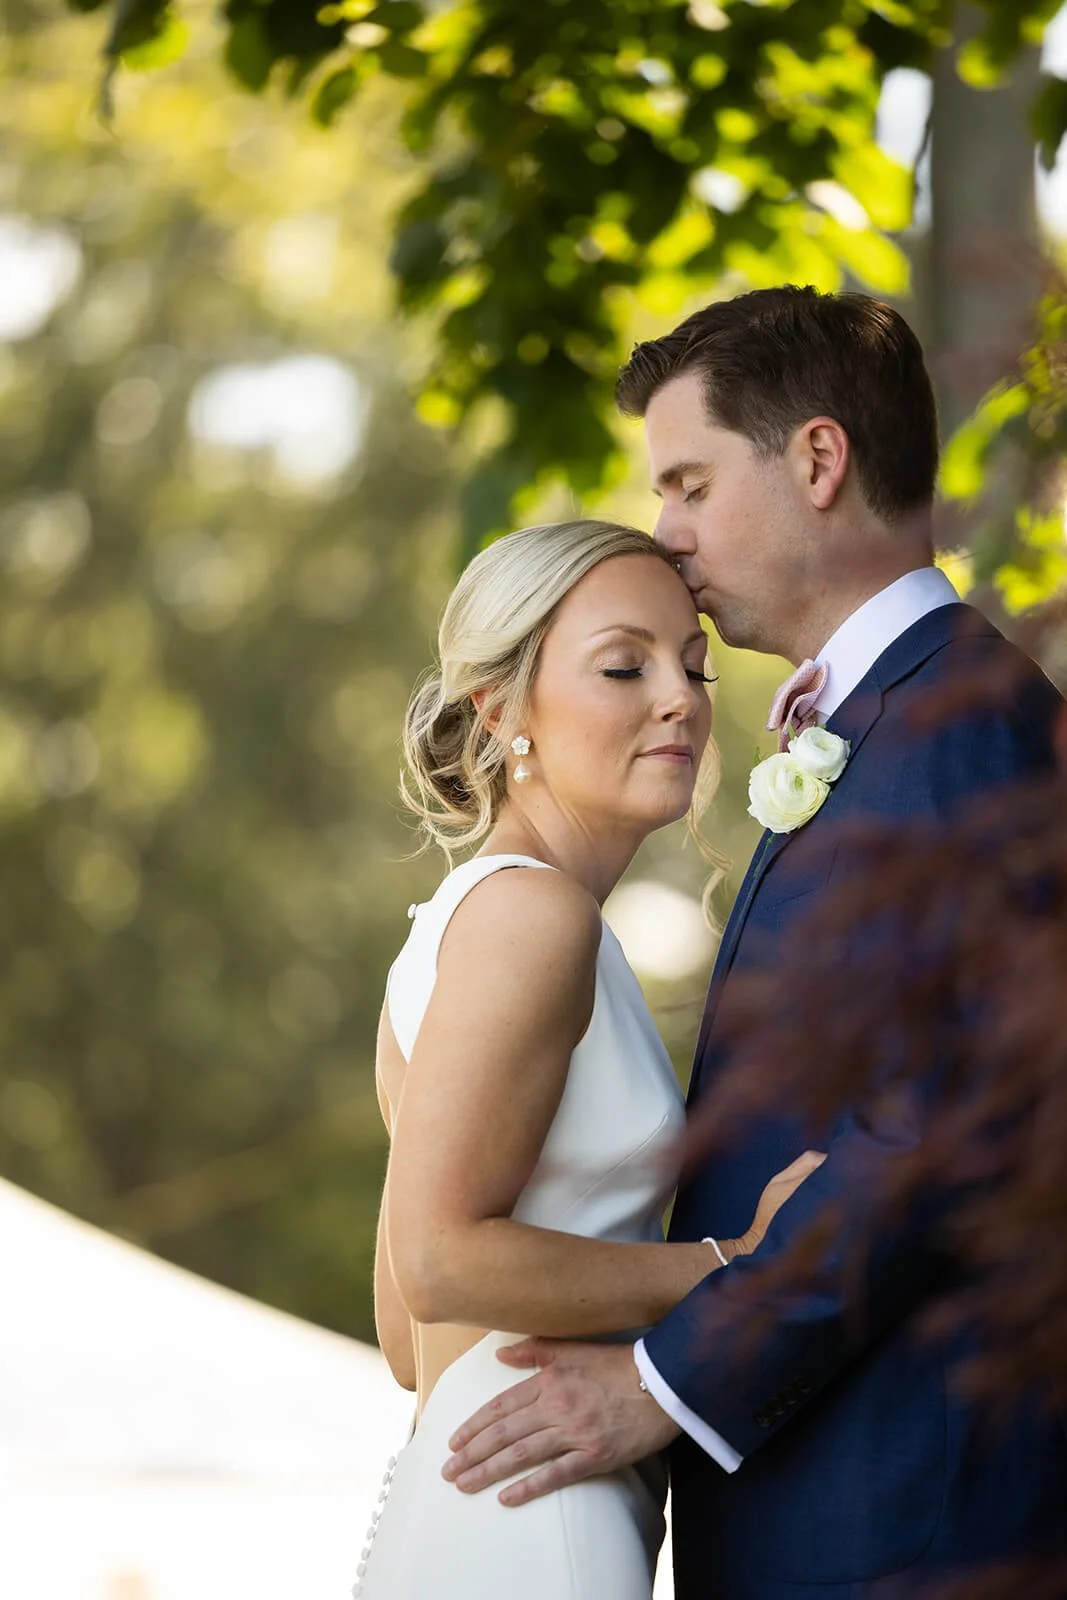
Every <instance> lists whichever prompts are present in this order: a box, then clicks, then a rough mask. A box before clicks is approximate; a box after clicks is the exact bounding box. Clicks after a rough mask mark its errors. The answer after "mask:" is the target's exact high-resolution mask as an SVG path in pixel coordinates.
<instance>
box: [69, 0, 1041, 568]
mask: <svg viewBox="0 0 1067 1600" xmlns="http://www.w3.org/2000/svg"><path fill="white" fill-rule="evenodd" d="M71 3H72V4H74V5H75V6H76V7H77V9H80V10H97V9H107V10H109V11H110V15H111V27H110V33H109V35H108V37H107V40H106V44H105V50H106V53H107V55H108V58H109V59H110V61H111V62H112V63H113V64H115V63H119V62H126V63H127V64H130V65H137V66H142V65H150V64H153V63H154V61H156V60H159V61H164V60H166V59H169V57H170V55H171V54H172V52H173V49H174V48H175V46H176V42H177V33H176V31H177V30H178V28H179V26H180V19H181V18H182V17H183V16H184V14H185V12H186V10H187V9H188V8H187V7H182V6H179V5H177V4H168V3H165V0H71ZM979 4H980V10H981V12H983V13H984V15H985V27H984V30H983V31H982V32H981V33H980V34H979V36H978V37H976V38H974V39H970V40H969V41H968V42H967V44H966V45H965V46H964V47H963V49H962V50H961V51H960V54H959V60H958V66H959V70H960V72H961V74H962V75H963V76H965V77H966V78H967V79H968V81H970V82H971V83H973V84H975V85H981V86H985V85H990V84H992V83H995V82H996V81H997V79H998V78H999V77H1000V76H1001V75H1002V74H1003V73H1004V72H1005V71H1006V70H1007V69H1008V68H1009V67H1010V64H1011V62H1012V60H1013V58H1014V56H1015V55H1016V53H1017V52H1018V50H1019V48H1020V47H1021V46H1022V45H1024V44H1026V43H1033V42H1035V41H1037V40H1039V39H1040V36H1041V32H1042V29H1043V26H1044V24H1045V23H1046V22H1047V21H1048V20H1049V18H1050V17H1051V16H1052V15H1053V14H1054V13H1055V11H1056V10H1057V9H1058V6H1059V0H979ZM216 11H217V14H218V16H219V18H220V20H221V21H222V23H223V26H224V29H225V32H224V35H223V37H224V40H225V43H224V46H223V49H224V53H225V59H226V61H227V64H228V66H229V68H230V71H231V72H232V74H233V75H234V76H235V77H236V78H237V80H238V81H240V82H241V83H242V84H243V85H244V86H245V87H246V88H247V89H249V90H252V91H255V92H259V91H262V90H264V89H265V88H266V87H267V86H268V84H269V83H271V82H272V81H274V82H277V83H278V84H279V85H281V86H282V87H283V88H284V90H285V92H287V93H289V94H297V93H305V94H306V95H307V96H308V97H309V100H310V105H311V110H312V114H313V115H314V117H315V118H317V119H318V121H319V122H321V123H322V124H323V125H324V126H330V125H333V124H334V123H335V122H336V121H337V120H338V118H339V115H340V113H341V112H342V111H343V110H344V109H345V108H346V107H347V106H348V105H349V104H350V103H352V102H353V101H355V100H357V99H358V97H359V95H361V94H362V93H364V92H365V89H366V86H367V85H368V84H370V83H371V82H373V81H374V80H375V79H380V78H382V77H385V78H388V79H392V80H394V81H395V82H397V83H398V85H399V86H400V87H401V88H402V90H403V93H404V99H405V103H406V115H405V118H404V122H403V126H402V136H403V140H404V142H405V144H406V146H407V148H408V150H410V151H411V152H412V153H413V154H414V155H415V156H417V157H418V159H419V161H420V175H419V179H418V181H417V183H416V185H415V187H414V192H413V193H411V194H410V196H409V197H408V198H407V200H406V203H405V204H404V205H403V207H402V208H401V210H400V212H399V216H398V218H397V221H396V224H395V230H394V235H395V236H394V244H393V270H394V273H395V274H396V278H397V281H398V286H399V300H400V304H401V306H402V307H404V308H405V309H406V310H408V311H419V312H423V313H428V314H430V315H432V316H433V318H434V319H435V323H436V330H435V353H434V357H433V360H432V362H431V363H430V364H429V368H428V371H427V373H426V374H425V377H424V388H423V396H422V409H423V415H424V416H426V417H427V418H429V419H432V420H434V421H436V422H438V423H441V424H452V423H457V422H460V421H462V420H465V419H467V418H469V417H471V416H472V415H473V414H476V413H477V412H479V411H480V409H481V408H482V407H483V404H484V402H486V401H487V400H492V401H494V402H496V403H497V405H498V407H499V406H500V403H501V402H502V407H501V408H500V409H501V414H502V419H501V421H500V426H499V427H498V429H497V435H496V438H495V440H494V444H493V447H492V448H489V449H486V450H484V451H483V452H482V453H481V456H480V459H479V462H478V465H477V468H476V470H474V471H472V472H471V473H470V474H469V475H468V478H467V481H466V484H465V487H464V496H463V504H464V529H465V536H466V546H467V548H472V547H475V546H476V545H477V543H478V542H479V541H480V540H481V539H482V538H483V537H484V535H485V534H486V533H487V532H490V531H500V530H501V529H502V528H503V527H504V526H506V525H507V524H508V523H509V522H510V521H511V520H512V519H513V518H514V516H515V515H516V514H518V515H519V516H520V517H521V516H522V514H523V513H524V511H525V509H526V508H527V507H528V506H529V505H530V504H532V503H533V501H534V500H535V499H536V497H537V495H538V494H539V493H540V492H541V491H542V490H543V488H544V485H545V481H546V480H547V479H549V478H551V477H554V476H556V475H559V476H562V478H563V479H564V480H565V482H566V483H567V484H568V485H570V487H571V488H572V489H573V490H574V491H575V492H576V493H577V494H579V495H589V494H591V493H594V492H598V491H600V490H603V489H604V488H605V487H607V486H609V485H610V484H612V483H613V482H616V481H618V479H619V477H620V475H621V474H622V473H623V472H624V470H625V462H624V458H623V456H622V454H621V452H620V450H619V448H618V444H617V441H616V434H615V432H614V430H613V428H612V427H611V392H612V387H613V383H614V377H615V373H616V371H617V369H618V366H619V364H620V359H621V357H622V356H623V354H624V339H625V335H626V333H627V332H628V330H629V328H630V325H631V322H632V300H633V296H634V295H635V294H636V295H637V296H638V298H639V300H640V302H641V303H642V304H644V305H645V306H646V307H647V308H649V309H651V310H652V311H653V312H654V313H655V314H657V315H659V316H660V317H662V318H664V319H666V318H668V317H670V316H672V315H673V314H674V313H676V312H677V311H678V309H679V308H680V306H681V304H682V302H683V301H684V299H685V297H686V296H687V295H691V294H692V293H693V291H694V288H695V287H697V286H708V285H711V284H712V283H714V284H716V285H717V286H718V292H723V290H724V289H725V290H727V291H728V290H729V288H730V287H731V281H732V285H733V287H737V286H738V284H740V283H744V284H748V285H756V286H758V285H760V284H766V283H775V282H782V281H794V282H796V281H799V282H808V283H813V284H815V285H817V286H818V287H820V288H824V289H832V288H836V287H838V286H839V285H840V284H841V282H842V280H843V277H844V275H845V274H847V275H848V276H849V277H850V278H851V279H852V280H855V281H858V282H859V283H861V284H863V285H866V286H868V287H870V288H872V289H874V290H877V291H879V292H883V293H887V294H900V293H902V292H903V291H905V290H906V287H907V278H908V273H907V263H906V259H905V257H904V256H903V254H902V253H901V252H900V250H899V248H898V247H897V245H896V243H895V242H894V241H893V238H892V235H893V233H894V232H896V231H898V230H900V229H901V228H903V227H904V226H905V225H906V223H907V222H908V221H909V219H910V216H911V205H912V193H911V190H912V183H911V175H910V174H909V173H907V172H906V171H904V170H903V169H902V168H901V167H900V166H899V165H898V164H897V163H895V162H894V161H893V160H892V159H890V158H889V157H888V156H887V155H885V154H884V153H883V152H882V151H881V150H880V149H879V148H878V146H877V145H876V143H875V141H874V116H875V110H876V107H877V103H878V96H879V90H880V86H881V82H882V79H883V78H884V76H885V74H886V73H887V72H889V71H891V70H892V69H893V68H896V67H902V66H908V67H918V68H927V67H928V66H929V65H930V62H931V59H932V56H933V53H934V52H935V51H936V50H939V49H944V48H946V47H948V46H950V45H951V42H952V30H953V24H954V19H955V12H956V7H955V5H954V4H953V0H773V3H770V4H755V3H752V0H565V3H564V0H545V3H544V4H539V5H532V6H516V5H515V4H513V3H512V0H454V3H450V4H445V5H430V4H422V3H418V0H379V3H375V0H338V3H334V4H323V5H321V6H315V5H313V4H309V3H308V0H225V3H221V4H218V5H217V6H216ZM153 51H154V52H155V54H153ZM1035 123H1036V126H1037V128H1038V129H1039V132H1040V136H1041V139H1042V142H1043V146H1044V149H1045V151H1046V155H1047V156H1048V155H1049V154H1050V153H1053V152H1054V151H1055V149H1056V147H1057V146H1058V144H1059V142H1060V139H1061V138H1062V135H1063V133H1064V130H1065V128H1067V94H1065V90H1064V85H1063V84H1062V82H1060V81H1059V80H1058V79H1049V80H1047V83H1046V85H1045V88H1044V89H1043V92H1042V94H1041V96H1040V98H1039V102H1038V105H1037V107H1035Z"/></svg>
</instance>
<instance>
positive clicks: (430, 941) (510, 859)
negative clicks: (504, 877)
mask: <svg viewBox="0 0 1067 1600" xmlns="http://www.w3.org/2000/svg"><path fill="white" fill-rule="evenodd" d="M505 867H543V868H544V869H545V871H546V872H554V871H555V870H556V869H555V868H554V867H550V866H549V865H548V862H547V861H538V860H537V859H536V857H534V856H521V855H493V856H474V857H472V859H471V860H470V861H465V862H464V863H463V864H462V866H459V867H456V868H455V869H454V870H453V871H452V872H450V873H449V874H448V877H447V878H445V879H444V880H443V881H442V882H441V883H440V884H439V886H438V888H437V890H436V892H435V894H434V896H433V898H432V900H427V901H426V902H425V904H423V905H417V906H412V907H411V909H410V911H409V913H408V915H409V916H411V917H412V918H413V919H414V927H413V928H412V930H411V933H410V934H409V935H408V940H407V943H406V944H405V945H404V948H403V949H402V950H401V952H400V954H399V955H398V956H397V958H396V960H395V961H394V963H393V966H392V969H391V970H390V973H389V983H388V987H387V989H386V1003H387V1005H388V1008H389V1021H390V1023H391V1024H392V1028H393V1033H394V1035H395V1037H396V1042H397V1044H398V1045H399V1046H400V1049H401V1051H402V1052H403V1054H404V1056H405V1057H406V1058H410V1056H411V1051H412V1047H413V1046H414V1043H415V1039H416V1037H417V1035H418V1031H419V1028H420V1027H421V1025H422V1019H423V1016H424V1014H425V1011H426V1007H427V1005H428V1004H429V1002H430V995H431V994H432V993H433V986H434V981H435V979H436V977H437V953H438V951H439V950H440V948H441V940H442V939H443V938H444V936H445V930H446V929H447V927H448V924H449V923H450V922H451V921H452V918H453V917H454V916H455V913H456V911H457V909H458V908H459V906H460V905H461V904H462V902H463V901H464V900H465V899H466V897H467V895H468V894H470V892H471V890H472V889H473V888H474V887H475V885H476V884H479V883H481V882H482V881H483V879H485V878H488V877H490V876H491V875H492V874H493V873H494V872H500V871H502V870H503V869H504V868H505Z"/></svg>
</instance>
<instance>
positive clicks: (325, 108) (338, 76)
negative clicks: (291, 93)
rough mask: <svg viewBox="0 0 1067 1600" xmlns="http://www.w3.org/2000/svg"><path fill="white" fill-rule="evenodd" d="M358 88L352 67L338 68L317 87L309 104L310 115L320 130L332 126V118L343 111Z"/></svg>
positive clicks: (357, 81) (357, 78)
mask: <svg viewBox="0 0 1067 1600" xmlns="http://www.w3.org/2000/svg"><path fill="white" fill-rule="evenodd" d="M358 87H359V77H358V74H357V73H356V70H355V68H354V67H340V68H338V70H337V71H336V72H332V73H331V74H330V76H329V77H328V78H326V79H325V80H324V81H323V82H322V83H321V84H320V85H319V87H318V89H317V90H316V91H315V97H314V99H313V100H312V102H311V115H312V116H313V117H314V119H315V121H316V122H317V123H318V124H319V126H320V127H321V128H329V127H331V126H332V125H333V121H334V118H335V117H336V116H337V115H338V113H339V112H341V111H343V110H344V108H345V106H346V105H347V104H348V102H349V101H350V100H351V99H352V96H353V95H354V94H355V92H356V90H357V89H358Z"/></svg>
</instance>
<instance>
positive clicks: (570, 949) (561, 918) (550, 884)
mask: <svg viewBox="0 0 1067 1600" xmlns="http://www.w3.org/2000/svg"><path fill="white" fill-rule="evenodd" d="M602 930H603V924H602V922H601V917H600V907H599V906H598V905H597V902H596V900H595V899H594V897H593V895H592V894H590V892H589V890H588V889H587V888H586V887H585V886H584V884H581V883H579V882H578V880H577V879H576V878H572V877H570V876H569V875H568V874H567V873H565V872H558V871H556V870H555V869H548V870H546V869H545V868H543V867H507V868H502V869H501V870H500V871H498V872H493V873H491V874H490V875H489V876H488V877H486V878H483V879H482V880H481V882H480V883H478V884H476V885H475V886H474V888H473V889H471V890H470V891H469V893H468V894H466V895H465V896H464V898H463V900H462V901H461V903H460V905H459V906H458V907H457V909H456V911H455V913H454V915H453V917H452V919H451V921H450V923H449V925H448V928H447V930H446V932H445V936H444V938H443V940H442V943H441V952H440V957H441V958H443V959H457V958H458V959H460V960H464V959H477V958H478V957H482V958H484V957H485V956H487V955H490V954H491V955H492V956H493V958H494V961H495V962H496V963H497V964H499V962H500V960H501V959H502V958H503V959H507V958H508V957H509V956H510V957H512V958H513V959H515V960H522V961H536V960H537V959H539V958H542V957H548V956H549V955H550V954H551V957H552V961H551V965H552V967H553V968H555V967H557V966H558V964H559V963H560V961H561V960H568V961H571V962H574V963H575V964H576V965H577V966H578V967H579V968H580V969H581V970H582V971H585V972H588V971H589V970H591V968H592V966H593V965H595V962H596V954H597V950H598V949H599V947H600V939H601V934H602ZM439 964H440V962H439ZM531 976H532V973H531Z"/></svg>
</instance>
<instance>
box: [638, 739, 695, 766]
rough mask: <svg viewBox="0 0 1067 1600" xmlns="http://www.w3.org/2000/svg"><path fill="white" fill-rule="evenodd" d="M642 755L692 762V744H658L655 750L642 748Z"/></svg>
mask: <svg viewBox="0 0 1067 1600" xmlns="http://www.w3.org/2000/svg"><path fill="white" fill-rule="evenodd" d="M641 754H642V756H660V757H662V758H663V759H665V760H670V761H685V762H689V763H690V764H692V760H693V746H692V745H691V744H660V745H657V746H656V748H655V750H642V751H641Z"/></svg>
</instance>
